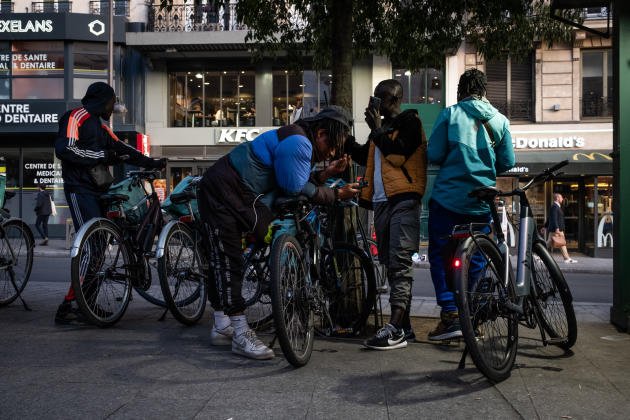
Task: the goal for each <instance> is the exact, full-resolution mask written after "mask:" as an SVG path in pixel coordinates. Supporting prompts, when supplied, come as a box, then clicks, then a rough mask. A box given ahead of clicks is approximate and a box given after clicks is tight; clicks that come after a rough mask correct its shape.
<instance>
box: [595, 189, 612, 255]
mask: <svg viewBox="0 0 630 420" xmlns="http://www.w3.org/2000/svg"><path fill="white" fill-rule="evenodd" d="M596 179H597V221H596V225H595V226H596V236H595V237H596V241H597V242H596V245H597V247H598V248H612V247H613V245H614V243H613V236H612V235H613V224H614V221H615V215H614V214H613V208H612V204H613V177H612V176H598V177H597V178H596Z"/></svg>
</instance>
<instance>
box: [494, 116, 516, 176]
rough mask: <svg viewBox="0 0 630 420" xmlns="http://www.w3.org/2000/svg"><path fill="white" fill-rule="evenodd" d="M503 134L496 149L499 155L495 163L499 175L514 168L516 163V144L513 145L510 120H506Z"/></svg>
mask: <svg viewBox="0 0 630 420" xmlns="http://www.w3.org/2000/svg"><path fill="white" fill-rule="evenodd" d="M502 134H503V135H502V137H501V141H500V142H499V144H498V145H497V147H496V148H495V151H494V152H495V154H496V157H497V160H496V162H495V164H494V168H495V170H496V171H497V175H498V174H500V173H503V172H505V171H508V170H510V169H512V168H513V167H514V164H515V163H516V159H515V157H514V146H513V145H512V134H511V133H510V123H509V122H508V120H505V122H504V123H503V133H502Z"/></svg>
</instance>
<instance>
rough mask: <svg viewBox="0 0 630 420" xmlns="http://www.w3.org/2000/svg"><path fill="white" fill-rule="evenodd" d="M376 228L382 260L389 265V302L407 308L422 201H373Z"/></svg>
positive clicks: (409, 298)
mask: <svg viewBox="0 0 630 420" xmlns="http://www.w3.org/2000/svg"><path fill="white" fill-rule="evenodd" d="M374 229H375V230H376V241H377V242H378V257H379V262H380V263H381V264H384V265H385V266H386V267H387V278H388V280H389V287H390V290H391V291H390V295H389V303H390V305H392V306H399V307H401V308H403V309H405V310H406V309H407V306H408V305H409V302H410V301H411V286H412V284H413V268H412V262H411V256H412V255H413V254H414V253H415V252H418V244H419V242H420V202H419V201H418V200H403V201H400V202H398V203H396V204H393V205H392V204H390V203H387V202H383V203H374Z"/></svg>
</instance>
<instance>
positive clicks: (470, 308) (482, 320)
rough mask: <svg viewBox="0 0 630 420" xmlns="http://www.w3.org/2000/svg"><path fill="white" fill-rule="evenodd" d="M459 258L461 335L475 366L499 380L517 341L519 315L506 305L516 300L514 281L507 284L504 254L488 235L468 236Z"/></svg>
mask: <svg viewBox="0 0 630 420" xmlns="http://www.w3.org/2000/svg"><path fill="white" fill-rule="evenodd" d="M459 258H460V261H461V269H460V270H458V271H457V272H456V277H455V278H456V283H455V284H456V298H457V305H458V308H459V319H460V324H461V329H462V335H463V337H464V340H465V342H466V346H467V348H468V351H469V352H470V357H471V358H472V360H473V362H474V364H475V366H476V367H477V369H479V371H481V373H483V374H484V376H486V377H487V378H488V379H489V380H490V381H492V382H495V383H497V382H501V381H503V380H505V379H507V378H508V377H509V376H510V374H511V371H512V367H513V366H514V360H515V358H516V348H517V345H518V315H517V313H516V312H514V311H512V310H510V309H508V308H507V307H506V306H505V303H507V302H512V303H513V302H515V301H516V292H515V290H514V284H513V282H512V281H511V280H509V281H507V285H506V282H505V281H504V278H503V277H504V275H503V267H504V262H503V257H502V256H501V253H500V251H499V249H498V248H497V247H496V245H495V244H494V242H492V240H491V239H490V238H488V237H487V236H483V235H477V236H475V238H474V240H472V239H470V240H468V242H467V245H465V246H464V250H463V252H462V253H461V254H459ZM479 268H481V271H480V272H478V271H477V270H479Z"/></svg>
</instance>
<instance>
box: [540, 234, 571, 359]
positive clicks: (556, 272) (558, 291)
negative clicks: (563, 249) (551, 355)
mask: <svg viewBox="0 0 630 420" xmlns="http://www.w3.org/2000/svg"><path fill="white" fill-rule="evenodd" d="M532 259H533V264H532V265H533V267H532V288H533V289H534V293H533V296H534V297H535V302H536V308H537V313H538V318H539V320H540V324H541V325H540V326H541V328H543V329H544V330H545V332H546V333H547V334H548V335H549V336H550V337H551V338H552V340H551V343H552V344H554V345H556V346H558V347H560V348H562V349H564V350H568V349H570V348H571V347H573V345H574V344H575V342H576V341H577V321H576V319H575V311H574V309H573V298H572V296H571V291H570V290H569V285H568V284H567V282H566V280H565V278H564V275H563V274H562V271H561V270H560V267H558V264H557V263H556V261H555V260H554V259H553V257H552V256H551V254H550V253H549V251H548V250H547V248H546V247H545V246H544V245H543V244H541V243H539V242H537V243H535V244H534V245H533V247H532Z"/></svg>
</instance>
